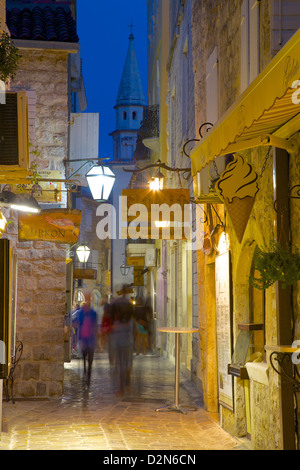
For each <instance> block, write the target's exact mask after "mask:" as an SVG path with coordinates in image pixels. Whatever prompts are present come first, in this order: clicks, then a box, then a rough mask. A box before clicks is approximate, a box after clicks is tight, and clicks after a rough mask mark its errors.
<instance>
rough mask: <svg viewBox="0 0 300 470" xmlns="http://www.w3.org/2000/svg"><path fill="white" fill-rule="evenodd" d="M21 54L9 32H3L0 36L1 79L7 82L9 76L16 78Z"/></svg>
mask: <svg viewBox="0 0 300 470" xmlns="http://www.w3.org/2000/svg"><path fill="white" fill-rule="evenodd" d="M20 58H21V54H19V50H18V48H17V47H15V46H14V45H13V44H12V42H11V38H10V36H9V34H8V33H2V36H1V37H0V80H2V81H3V82H6V81H7V80H8V79H9V78H14V77H15V74H16V71H17V68H18V65H19V60H20Z"/></svg>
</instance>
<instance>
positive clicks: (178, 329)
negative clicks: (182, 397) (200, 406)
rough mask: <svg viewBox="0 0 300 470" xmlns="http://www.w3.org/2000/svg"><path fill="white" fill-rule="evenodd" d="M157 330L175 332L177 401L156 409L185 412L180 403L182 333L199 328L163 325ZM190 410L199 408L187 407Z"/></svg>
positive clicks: (194, 331)
mask: <svg viewBox="0 0 300 470" xmlns="http://www.w3.org/2000/svg"><path fill="white" fill-rule="evenodd" d="M157 331H161V332H162V333H175V351H176V354H175V357H176V359H175V403H174V404H173V405H167V406H163V407H161V408H157V409H156V411H177V412H179V413H185V410H184V408H183V406H181V405H179V372H180V337H179V335H181V334H186V333H197V332H199V328H184V327H181V326H162V327H160V328H157ZM185 408H189V409H190V410H197V408H195V407H190V406H189V407H185Z"/></svg>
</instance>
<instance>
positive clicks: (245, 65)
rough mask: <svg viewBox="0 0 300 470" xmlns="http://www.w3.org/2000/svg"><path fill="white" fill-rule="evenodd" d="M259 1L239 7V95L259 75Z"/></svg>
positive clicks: (251, 0) (245, 3)
mask: <svg viewBox="0 0 300 470" xmlns="http://www.w3.org/2000/svg"><path fill="white" fill-rule="evenodd" d="M259 4H260V2H259V0H244V1H243V3H242V7H241V93H243V91H244V90H245V89H246V88H247V87H248V85H249V84H250V83H251V82H252V81H253V80H254V79H255V78H256V77H257V75H258V74H259V46H260V40H259V39H260V38H259Z"/></svg>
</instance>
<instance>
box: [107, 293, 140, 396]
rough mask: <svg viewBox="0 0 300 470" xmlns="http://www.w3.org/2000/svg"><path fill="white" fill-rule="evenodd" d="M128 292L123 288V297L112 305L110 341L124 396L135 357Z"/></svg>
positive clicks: (120, 390) (131, 312) (116, 373)
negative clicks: (133, 356) (133, 357)
mask: <svg viewBox="0 0 300 470" xmlns="http://www.w3.org/2000/svg"><path fill="white" fill-rule="evenodd" d="M127 292H128V291H127V288H126V286H123V289H122V291H121V293H120V294H121V295H120V296H119V297H118V298H117V299H116V300H115V301H114V302H113V303H112V305H111V324H112V329H111V333H110V340H111V346H112V350H113V355H114V361H115V379H116V380H117V382H118V384H117V385H118V388H119V394H120V395H123V394H124V392H125V387H126V384H128V382H129V381H130V374H131V368H132V355H133V325H134V320H133V306H132V304H131V302H130V300H129V299H128V298H127V297H126V294H127Z"/></svg>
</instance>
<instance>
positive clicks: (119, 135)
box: [110, 26, 146, 162]
mask: <svg viewBox="0 0 300 470" xmlns="http://www.w3.org/2000/svg"><path fill="white" fill-rule="evenodd" d="M130 28H131V29H130V35H129V38H128V39H129V46H128V50H127V55H126V59H125V64H124V68H123V73H122V77H121V82H120V86H119V91H118V95H117V101H116V105H115V110H116V130H115V131H114V132H112V133H111V134H110V135H111V136H112V138H113V154H114V156H113V159H114V160H115V161H123V162H124V161H127V162H130V161H132V160H133V153H134V151H135V147H136V139H137V133H138V130H139V129H140V126H141V122H142V120H143V118H144V108H145V106H146V100H145V96H144V90H143V85H142V79H141V75H140V71H139V67H138V62H137V58H136V54H135V49H134V36H133V32H132V26H130Z"/></svg>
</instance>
